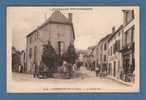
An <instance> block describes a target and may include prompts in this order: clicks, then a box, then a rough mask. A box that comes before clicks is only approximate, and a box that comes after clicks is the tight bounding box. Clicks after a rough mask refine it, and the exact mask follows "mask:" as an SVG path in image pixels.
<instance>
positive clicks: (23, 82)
mask: <svg viewBox="0 0 146 100" xmlns="http://www.w3.org/2000/svg"><path fill="white" fill-rule="evenodd" d="M76 73H77V74H78V75H79V76H78V77H76V78H73V79H55V78H47V79H38V78H33V75H31V74H24V73H13V82H12V84H10V85H11V87H17V88H15V89H16V91H20V90H24V91H29V89H30V90H34V91H37V90H40V89H41V88H42V87H43V89H44V88H45V89H46V90H48V89H47V88H50V87H55V88H61V87H65V88H70V87H72V88H96V89H99V90H100V91H102V90H103V91H104V90H107V91H110V90H112V91H118V89H124V88H128V86H126V85H124V84H122V83H119V82H117V81H114V80H112V79H109V78H106V77H105V78H100V77H96V74H95V72H94V71H92V72H91V71H88V70H87V69H86V68H85V67H81V68H80V71H77V72H76ZM24 87H25V88H24ZM46 87H47V88H46ZM42 91H43V90H42ZM48 91H49V90H48Z"/></svg>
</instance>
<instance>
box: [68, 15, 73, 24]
mask: <svg viewBox="0 0 146 100" xmlns="http://www.w3.org/2000/svg"><path fill="white" fill-rule="evenodd" d="M68 19H69V21H71V22H72V13H68Z"/></svg>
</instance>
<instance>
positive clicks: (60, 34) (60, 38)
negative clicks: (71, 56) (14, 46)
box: [26, 11, 75, 72]
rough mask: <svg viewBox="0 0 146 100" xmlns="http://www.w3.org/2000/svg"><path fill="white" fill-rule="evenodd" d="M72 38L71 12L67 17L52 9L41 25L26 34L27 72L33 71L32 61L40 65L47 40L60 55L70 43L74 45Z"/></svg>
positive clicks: (73, 37)
mask: <svg viewBox="0 0 146 100" xmlns="http://www.w3.org/2000/svg"><path fill="white" fill-rule="evenodd" d="M74 40H75V34H74V28H73V23H72V13H69V14H68V18H67V17H66V16H65V15H63V14H62V13H61V12H60V11H54V12H53V13H52V15H51V16H50V17H49V18H48V19H47V20H46V21H45V22H44V23H43V24H42V25H41V26H39V27H38V28H36V29H35V30H34V31H32V32H31V33H30V34H28V35H27V49H26V61H27V72H32V71H33V69H34V68H33V64H34V63H35V64H37V65H40V61H41V55H42V52H43V45H44V44H47V43H48V41H50V43H51V45H52V46H53V48H54V50H55V52H56V54H57V55H58V56H62V54H63V53H65V52H66V51H67V49H68V47H69V45H70V44H72V45H74Z"/></svg>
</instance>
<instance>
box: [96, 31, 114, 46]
mask: <svg viewBox="0 0 146 100" xmlns="http://www.w3.org/2000/svg"><path fill="white" fill-rule="evenodd" d="M111 35H112V33H110V34H108V35H106V36H105V37H103V38H102V39H101V40H100V41H99V42H98V44H99V43H101V42H102V41H104V40H106V39H108V38H110V37H111Z"/></svg>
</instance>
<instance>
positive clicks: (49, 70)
mask: <svg viewBox="0 0 146 100" xmlns="http://www.w3.org/2000/svg"><path fill="white" fill-rule="evenodd" d="M81 65H82V62H80V61H76V62H75V63H74V64H71V63H69V62H67V61H63V63H62V66H58V67H55V66H52V67H48V66H46V65H45V64H44V63H43V62H40V65H39V66H38V65H37V64H35V63H34V64H33V67H34V68H33V69H34V71H33V77H34V78H36V77H37V78H48V77H52V78H53V73H60V74H64V76H65V77H66V78H71V77H72V74H73V73H74V72H75V71H77V70H80V67H81Z"/></svg>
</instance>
